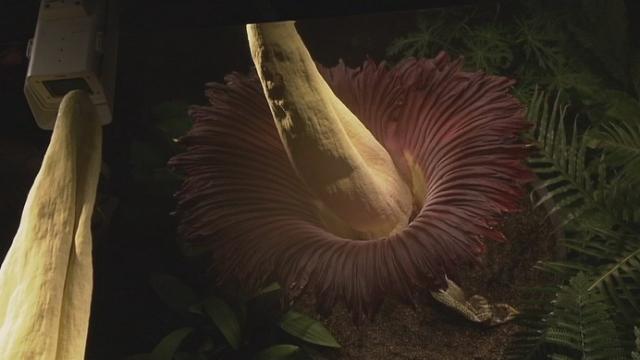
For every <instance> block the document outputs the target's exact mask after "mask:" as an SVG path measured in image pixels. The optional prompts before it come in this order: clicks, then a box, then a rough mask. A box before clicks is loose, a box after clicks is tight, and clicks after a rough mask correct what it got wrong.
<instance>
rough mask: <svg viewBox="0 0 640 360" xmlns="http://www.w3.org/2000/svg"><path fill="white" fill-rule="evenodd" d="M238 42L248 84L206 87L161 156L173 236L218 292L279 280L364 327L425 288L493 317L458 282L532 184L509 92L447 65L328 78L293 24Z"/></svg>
mask: <svg viewBox="0 0 640 360" xmlns="http://www.w3.org/2000/svg"><path fill="white" fill-rule="evenodd" d="M247 33H248V38H249V44H250V48H251V53H252V57H253V60H254V63H255V65H256V70H257V71H256V73H251V74H249V75H241V74H238V73H233V74H231V75H228V76H227V77H226V78H225V84H217V83H211V84H208V85H207V92H206V93H207V96H208V98H209V100H210V105H209V106H196V107H193V108H192V109H191V111H190V114H191V116H192V118H193V120H194V124H193V128H192V129H191V131H190V132H189V133H188V134H187V135H186V136H185V137H183V138H182V139H181V142H182V143H183V144H184V145H185V146H186V149H187V150H186V151H185V152H184V153H182V154H180V155H178V156H176V157H175V158H173V159H172V160H171V165H172V166H173V167H175V168H176V169H177V170H179V171H180V172H182V173H183V174H184V175H185V181H184V184H183V187H182V189H181V190H180V191H179V192H178V194H177V197H178V215H179V217H180V227H179V232H180V233H181V235H182V236H184V237H185V238H186V239H187V240H189V241H191V242H194V243H201V244H207V245H208V246H210V248H211V251H212V254H213V265H214V267H215V268H216V270H217V272H218V274H220V279H221V280H222V281H236V282H238V283H239V284H242V286H245V287H246V288H248V289H250V290H252V289H253V290H255V289H257V288H259V287H260V286H261V285H263V284H265V283H266V282H267V281H273V280H276V281H278V282H279V283H280V284H281V285H283V289H284V291H285V295H286V297H287V298H288V299H289V300H293V299H295V298H297V297H298V296H300V295H301V294H302V293H303V292H306V293H309V294H311V295H312V296H313V297H314V298H315V300H316V304H317V305H318V309H319V310H320V311H321V312H327V311H329V310H330V309H331V308H332V306H333V305H334V304H336V302H338V301H342V302H344V303H345V304H346V306H347V307H348V308H349V309H350V311H351V312H352V314H353V315H354V317H355V318H356V319H359V318H360V317H362V316H369V317H370V316H373V315H374V314H375V312H376V310H377V309H378V308H379V306H380V304H381V302H382V300H383V299H384V298H385V297H395V298H397V299H400V300H404V301H407V302H413V301H415V299H416V296H417V295H418V293H420V292H421V290H422V291H423V290H429V291H431V292H432V294H433V295H434V297H435V298H436V299H437V300H439V301H442V302H443V303H445V304H447V305H449V306H452V307H453V308H457V309H458V310H459V311H461V312H462V313H463V314H465V316H467V317H469V318H470V319H472V320H476V321H486V320H488V318H487V317H486V311H485V310H486V309H487V308H490V306H489V305H488V304H487V303H486V302H485V300H484V298H482V297H479V296H477V297H472V298H469V299H467V298H466V297H465V296H464V294H463V292H462V290H461V289H460V288H459V287H458V286H457V285H455V283H454V281H455V280H456V278H457V276H458V273H459V271H460V270H461V269H463V268H465V265H466V264H469V263H473V262H474V260H477V259H479V256H480V255H481V254H482V253H483V250H484V248H485V247H484V245H483V240H484V239H495V240H500V239H503V235H502V233H501V232H500V230H499V229H498V228H497V226H498V225H499V219H500V215H501V214H504V213H509V212H513V211H516V210H517V209H518V205H517V204H518V200H519V198H520V197H521V195H522V192H523V191H522V185H523V183H524V182H526V181H528V180H529V179H530V173H529V171H528V170H527V168H526V167H525V165H524V163H523V159H524V157H525V155H526V151H525V144H524V143H523V142H522V141H521V140H520V139H519V133H520V132H521V131H522V130H523V129H524V128H525V127H526V124H525V121H524V109H523V107H522V105H521V104H520V103H519V102H518V101H517V100H516V99H515V98H514V97H512V96H511V95H509V90H510V88H511V86H512V85H513V81H512V80H510V79H507V78H504V77H497V76H490V75H486V74H483V73H479V72H474V73H471V72H465V71H462V69H461V66H462V62H461V60H450V59H449V57H448V56H447V55H446V54H444V53H441V54H439V55H438V56H437V57H436V58H434V59H407V60H404V61H402V62H400V63H399V64H397V65H395V66H393V67H388V66H387V65H385V64H376V63H374V62H373V61H369V60H368V61H366V62H365V63H364V64H363V65H362V66H361V67H359V68H356V69H351V68H348V67H346V66H345V65H344V64H343V63H340V64H338V65H337V66H335V67H333V68H325V67H322V66H320V65H317V66H316V64H315V63H314V62H313V60H312V58H311V56H310V55H309V53H308V51H307V49H306V48H305V46H304V44H303V42H302V40H301V39H300V37H299V36H298V34H297V32H296V30H295V27H294V24H293V23H292V22H284V23H272V24H260V25H248V26H247ZM474 317H475V318H474ZM489 317H491V314H489ZM494 320H495V319H493V320H491V321H492V322H500V320H499V319H498V320H495V321H494ZM503 320H504V319H503Z"/></svg>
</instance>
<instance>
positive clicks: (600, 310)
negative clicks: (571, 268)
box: [505, 273, 626, 360]
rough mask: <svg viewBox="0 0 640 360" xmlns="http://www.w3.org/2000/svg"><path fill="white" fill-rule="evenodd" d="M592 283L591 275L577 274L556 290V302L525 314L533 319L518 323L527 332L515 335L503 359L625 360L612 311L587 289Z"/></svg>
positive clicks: (598, 295) (600, 295)
mask: <svg viewBox="0 0 640 360" xmlns="http://www.w3.org/2000/svg"><path fill="white" fill-rule="evenodd" d="M592 283H593V280H592V279H591V277H590V276H588V275H586V274H584V273H578V274H577V275H576V276H574V277H573V278H571V280H570V281H569V283H568V285H565V286H560V287H558V288H557V290H556V296H555V299H554V300H553V301H551V302H550V303H549V304H548V306H546V307H544V308H543V309H542V311H541V310H540V309H538V310H537V312H536V311H534V312H531V311H527V312H526V313H527V314H529V317H532V316H533V318H530V319H529V320H528V321H527V322H525V323H523V322H522V321H521V322H520V324H522V325H524V326H525V327H526V329H525V330H524V331H522V332H520V333H518V334H516V336H515V338H514V340H513V341H512V343H510V345H509V347H508V348H507V350H506V352H505V358H506V359H544V358H551V359H572V360H574V359H575V360H578V359H580V360H586V359H590V360H597V359H602V360H605V359H606V360H609V359H625V358H626V356H624V349H623V347H622V345H621V342H620V340H619V336H618V332H617V329H616V326H615V323H614V322H613V320H612V314H613V311H612V310H613V309H612V308H611V306H610V305H609V304H608V303H607V302H606V301H605V299H604V297H603V295H602V294H600V293H599V292H597V291H590V290H589V287H590V285H591V284H592ZM544 311H546V313H545V312H544ZM534 314H538V315H537V318H535V317H536V315H534Z"/></svg>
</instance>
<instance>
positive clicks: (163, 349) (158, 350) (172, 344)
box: [150, 327, 193, 360]
mask: <svg viewBox="0 0 640 360" xmlns="http://www.w3.org/2000/svg"><path fill="white" fill-rule="evenodd" d="M191 332H193V328H190V327H185V328H181V329H177V330H174V331H172V332H171V333H170V334H169V335H167V336H165V337H164V338H163V339H162V341H160V343H159V344H158V345H157V346H156V347H155V348H154V349H153V351H152V352H151V357H150V360H173V356H174V355H175V353H176V351H178V348H179V347H180V344H181V343H182V341H183V340H184V339H185V338H186V337H187V336H189V334H191Z"/></svg>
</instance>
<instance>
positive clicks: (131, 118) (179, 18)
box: [0, 0, 472, 359]
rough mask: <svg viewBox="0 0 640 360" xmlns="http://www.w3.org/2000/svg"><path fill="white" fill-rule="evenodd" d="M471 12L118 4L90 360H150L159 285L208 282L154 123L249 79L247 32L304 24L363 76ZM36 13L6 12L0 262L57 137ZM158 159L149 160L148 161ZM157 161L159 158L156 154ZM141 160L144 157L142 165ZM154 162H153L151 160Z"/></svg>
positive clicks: (309, 38)
mask: <svg viewBox="0 0 640 360" xmlns="http://www.w3.org/2000/svg"><path fill="white" fill-rule="evenodd" d="M471 2H472V1H398V0H395V1H390V0H387V1H382V0H379V1H369V2H353V1H322V2H321V1H306V0H305V1H300V0H288V1H265V0H255V1H238V0H235V1H227V0H225V1H181V2H169V1H120V5H119V7H120V11H119V20H120V28H119V31H120V36H119V49H118V71H117V80H116V84H117V85H116V92H115V108H114V117H113V123H112V124H111V125H109V126H107V127H105V128H104V147H103V148H104V156H103V158H104V163H105V171H104V172H103V177H102V179H101V184H100V190H99V191H100V198H99V200H98V205H99V212H96V215H94V218H96V219H94V220H95V221H96V222H97V229H98V230H97V231H96V234H95V239H94V261H95V265H94V266H95V290H94V302H93V310H92V320H91V329H90V335H89V343H88V348H87V359H117V358H121V357H122V356H123V355H126V354H132V353H137V352H145V351H149V350H150V349H151V348H153V346H154V345H155V344H156V343H157V342H158V341H159V339H160V338H162V336H164V335H166V334H167V333H168V332H169V331H170V330H172V329H173V326H174V325H175V319H174V318H173V317H172V316H173V315H172V314H171V312H170V311H168V310H167V309H166V307H165V306H164V305H163V304H162V303H161V301H160V300H159V299H158V296H157V295H156V294H155V293H154V292H153V290H152V289H151V287H150V286H149V285H148V284H149V277H150V276H151V274H154V273H169V274H174V275H177V276H180V277H182V278H185V279H188V281H191V282H198V281H206V279H205V278H204V274H205V273H206V271H205V268H204V267H203V266H200V265H199V264H197V263H195V262H187V261H185V259H184V258H183V257H182V256H181V255H180V251H179V250H180V249H179V248H178V245H177V244H176V235H175V227H176V224H175V223H176V221H175V219H174V218H173V217H172V216H171V215H170V213H171V211H172V210H173V208H174V205H175V204H174V201H173V199H172V197H171V192H172V191H174V190H175V188H174V185H175V184H176V183H170V182H169V183H168V185H167V183H164V184H160V182H156V181H154V177H153V176H154V174H156V173H155V172H154V170H153V169H154V168H159V167H163V163H164V161H166V159H167V158H168V157H169V156H170V155H171V151H172V150H171V148H169V147H167V146H166V144H164V143H163V141H165V140H166V139H165V138H163V135H164V134H161V133H160V132H159V131H158V129H157V127H156V126H155V123H156V121H157V115H154V109H156V108H157V106H158V104H162V103H167V102H176V101H177V102H181V103H189V104H202V103H204V101H205V99H204V95H203V89H204V86H203V85H204V83H206V82H209V81H217V82H221V81H223V77H224V75H225V74H227V73H229V72H231V71H240V72H246V71H248V70H249V69H250V66H251V59H250V56H249V53H248V46H247V42H246V35H245V30H244V26H242V25H243V24H245V23H247V22H258V21H271V20H288V19H300V21H299V22H298V29H299V31H300V33H301V35H302V37H303V39H304V40H305V42H306V44H307V46H308V48H309V49H310V51H311V53H312V55H313V56H314V58H315V59H316V60H317V61H319V62H320V63H323V64H324V65H333V64H335V63H336V62H337V61H338V59H339V58H343V59H344V60H345V62H346V63H347V64H348V65H351V66H357V65H358V64H360V63H361V62H362V61H363V60H364V59H365V57H366V56H369V57H371V58H373V59H376V60H381V59H383V58H384V56H385V53H384V51H385V48H386V47H387V46H388V45H389V44H390V43H391V41H392V40H393V39H394V38H396V37H398V36H400V35H402V34H405V33H406V32H408V31H409V30H411V29H413V28H414V27H415V16H416V12H417V10H419V9H425V8H432V7H440V6H445V5H461V4H465V3H471ZM37 9H38V1H34V0H8V1H7V0H4V1H2V5H1V6H0V109H2V112H0V124H2V128H1V130H0V162H1V164H2V166H0V205H1V206H0V259H1V258H2V257H3V256H4V253H5V252H6V251H7V249H8V248H9V246H10V244H11V240H12V238H13V235H14V233H15V231H16V228H17V225H18V222H19V217H20V212H21V210H22V206H23V204H24V200H25V198H26V194H27V192H28V190H29V188H30V186H31V183H32V181H33V178H34V177H35V174H36V172H37V171H38V169H39V166H40V162H41V159H42V156H43V154H44V151H45V150H46V146H47V144H48V140H49V136H50V132H48V131H45V130H41V129H39V128H38V127H37V126H36V123H35V121H34V120H33V117H32V115H31V112H30V110H29V108H28V106H27V103H26V101H25V99H24V95H23V93H22V86H23V81H24V76H25V73H26V68H27V59H26V58H25V57H24V52H25V46H26V43H27V41H28V39H29V38H30V37H31V36H32V35H33V32H34V29H35V23H36V18H37ZM149 149H151V152H152V154H151V155H150V156H147V157H145V155H144V153H145V151H147V150H149ZM158 149H159V150H158ZM140 153H143V155H140ZM147 159H148V160H147Z"/></svg>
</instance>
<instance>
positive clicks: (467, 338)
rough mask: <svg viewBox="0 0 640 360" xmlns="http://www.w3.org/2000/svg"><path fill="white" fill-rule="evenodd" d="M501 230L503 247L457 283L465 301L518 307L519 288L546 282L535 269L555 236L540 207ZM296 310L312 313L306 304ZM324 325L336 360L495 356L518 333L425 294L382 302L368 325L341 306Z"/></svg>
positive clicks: (492, 248)
mask: <svg viewBox="0 0 640 360" xmlns="http://www.w3.org/2000/svg"><path fill="white" fill-rule="evenodd" d="M504 233H505V235H506V237H507V239H508V242H506V243H487V245H488V251H487V253H486V256H485V258H484V264H483V265H482V266H479V267H476V268H471V269H468V270H467V273H466V275H465V276H464V277H463V278H462V280H461V285H462V287H463V289H464V290H465V292H466V293H467V295H468V296H470V295H473V294H480V295H483V296H485V297H486V298H487V299H488V300H489V301H492V302H505V303H508V304H511V305H513V306H515V307H516V308H518V307H519V306H520V305H521V304H522V302H523V300H525V299H526V296H527V293H525V292H524V291H523V290H522V288H527V287H533V286H538V285H543V284H544V283H545V282H546V281H548V279H547V277H546V276H545V274H543V273H541V272H540V271H537V270H534V269H533V266H534V265H535V264H536V262H538V261H539V260H543V259H549V258H551V257H552V256H553V255H554V252H555V251H556V250H555V249H556V247H555V243H556V234H554V233H553V231H552V225H551V224H550V222H548V221H546V219H545V211H544V209H542V208H540V209H532V208H531V206H530V205H529V204H527V205H526V206H525V210H524V211H523V212H521V213H519V214H515V215H511V216H509V217H507V218H506V219H505V223H504ZM298 306H299V307H301V308H302V309H303V311H305V312H307V313H308V314H314V312H313V308H312V305H311V304H310V302H309V301H308V300H306V299H304V300H302V301H300V302H299V303H298ZM316 316H317V315H316ZM324 322H325V324H326V325H327V327H328V328H329V329H330V330H331V332H332V333H333V334H334V336H335V337H336V339H337V340H338V342H339V343H340V344H341V345H342V348H341V349H340V350H337V351H330V352H326V353H325V354H324V356H326V358H327V359H338V360H378V359H380V360H382V359H384V360H393V359H420V360H431V359H433V360H461V359H477V360H494V359H501V358H502V353H503V352H504V350H505V348H506V346H507V344H508V343H509V341H510V338H511V336H512V335H513V334H514V333H515V332H516V331H517V330H518V326H517V325H516V324H514V323H507V324H504V325H501V326H497V327H485V326H482V325H477V324H474V323H472V322H469V321H467V320H465V319H463V318H461V317H460V316H459V315H458V314H455V313H453V312H451V311H450V310H448V309H446V308H444V307H443V306H442V305H440V304H438V303H436V302H435V301H433V300H432V299H430V298H429V297H427V296H426V297H425V299H424V301H423V302H422V303H421V304H419V305H418V306H417V308H415V309H414V308H413V307H410V306H407V305H403V304H399V303H397V302H393V301H387V302H386V303H385V305H384V306H383V307H382V309H381V311H380V313H379V314H378V315H377V317H376V319H375V320H374V321H373V322H367V323H364V324H361V325H360V326H355V325H354V324H353V323H352V321H351V317H350V315H349V314H348V312H347V311H346V309H345V308H344V307H342V306H339V307H337V308H336V309H334V311H333V313H332V314H331V315H330V316H329V317H328V318H325V319H324Z"/></svg>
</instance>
